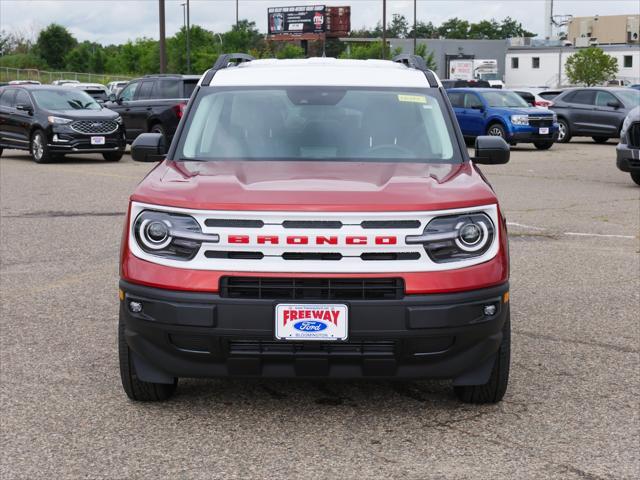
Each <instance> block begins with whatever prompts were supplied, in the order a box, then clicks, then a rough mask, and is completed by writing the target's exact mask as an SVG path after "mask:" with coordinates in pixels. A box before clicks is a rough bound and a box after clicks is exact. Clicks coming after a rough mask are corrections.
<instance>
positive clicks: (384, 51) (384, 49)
mask: <svg viewBox="0 0 640 480" xmlns="http://www.w3.org/2000/svg"><path fill="white" fill-rule="evenodd" d="M386 58H387V0H382V59H383V60H384V59H386Z"/></svg>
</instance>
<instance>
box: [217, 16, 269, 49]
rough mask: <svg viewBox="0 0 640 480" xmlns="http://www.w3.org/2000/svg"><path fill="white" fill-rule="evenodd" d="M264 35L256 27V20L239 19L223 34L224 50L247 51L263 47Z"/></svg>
mask: <svg viewBox="0 0 640 480" xmlns="http://www.w3.org/2000/svg"><path fill="white" fill-rule="evenodd" d="M263 42H264V36H263V35H262V34H261V33H260V32H259V31H258V29H257V28H256V22H250V21H248V20H240V21H239V22H238V24H237V25H234V26H233V27H232V29H231V31H229V32H227V33H225V34H224V35H223V44H224V50H225V52H248V51H249V50H250V49H252V48H257V49H261V48H263Z"/></svg>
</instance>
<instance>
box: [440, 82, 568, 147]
mask: <svg viewBox="0 0 640 480" xmlns="http://www.w3.org/2000/svg"><path fill="white" fill-rule="evenodd" d="M447 94H448V95H449V99H450V100H451V105H452V106H453V110H454V112H455V114H456V118H457V119H458V123H459V124H460V128H461V129H462V134H463V135H464V136H465V138H475V137H478V136H480V135H496V136H499V137H502V138H504V139H505V140H506V141H507V142H509V143H510V144H511V145H516V144H517V143H533V144H534V145H535V147H536V148H537V149H539V150H547V149H549V148H551V146H552V145H553V144H554V142H555V141H556V140H557V138H558V119H557V117H556V115H555V113H553V112H552V111H551V110H547V109H546V108H537V107H530V106H529V105H528V104H527V102H525V101H524V100H523V99H522V97H520V96H519V95H518V94H517V93H515V92H511V91H509V90H497V89H495V88H451V89H448V90H447Z"/></svg>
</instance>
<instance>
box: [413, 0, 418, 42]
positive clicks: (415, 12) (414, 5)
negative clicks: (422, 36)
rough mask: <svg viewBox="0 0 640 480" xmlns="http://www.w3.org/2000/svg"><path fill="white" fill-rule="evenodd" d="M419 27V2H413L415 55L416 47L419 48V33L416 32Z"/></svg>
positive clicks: (415, 0)
mask: <svg viewBox="0 0 640 480" xmlns="http://www.w3.org/2000/svg"><path fill="white" fill-rule="evenodd" d="M417 25H418V0H413V54H414V55H415V54H416V47H417V46H418V32H416V26H417Z"/></svg>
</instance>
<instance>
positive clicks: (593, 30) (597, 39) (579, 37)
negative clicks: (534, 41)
mask: <svg viewBox="0 0 640 480" xmlns="http://www.w3.org/2000/svg"><path fill="white" fill-rule="evenodd" d="M567 40H568V41H569V42H571V43H572V44H573V45H574V46H576V47H587V46H589V45H592V44H599V45H602V44H610V43H611V44H622V43H638V42H639V41H640V15H607V16H603V17H601V16H598V15H596V16H595V17H573V18H572V19H571V21H570V22H569V27H568V29H567Z"/></svg>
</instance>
